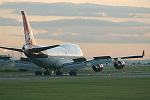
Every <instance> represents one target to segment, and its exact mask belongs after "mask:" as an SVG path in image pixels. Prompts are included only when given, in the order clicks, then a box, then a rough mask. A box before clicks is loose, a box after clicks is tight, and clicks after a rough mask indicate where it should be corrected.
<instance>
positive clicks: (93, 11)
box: [0, 2, 150, 18]
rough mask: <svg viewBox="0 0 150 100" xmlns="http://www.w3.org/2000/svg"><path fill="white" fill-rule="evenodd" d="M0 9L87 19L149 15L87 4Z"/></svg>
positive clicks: (135, 9) (27, 4) (5, 6)
mask: <svg viewBox="0 0 150 100" xmlns="http://www.w3.org/2000/svg"><path fill="white" fill-rule="evenodd" d="M0 8H1V9H16V10H15V11H14V13H15V14H18V12H19V13H20V10H25V11H27V12H28V14H29V15H33V14H34V15H40V16H87V17H116V18H133V17H135V16H136V15H134V13H139V14H149V13H150V8H142V7H129V6H107V5H99V4H89V3H84V4H73V3H35V2H24V3H22V2H21V3H16V2H15V3H3V4H1V5H0ZM45 12H46V13H45ZM131 13H133V14H131ZM136 17H138V16H136ZM140 17H141V16H140ZM142 17H144V16H142Z"/></svg>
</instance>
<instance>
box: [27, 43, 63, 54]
mask: <svg viewBox="0 0 150 100" xmlns="http://www.w3.org/2000/svg"><path fill="white" fill-rule="evenodd" d="M58 46H60V45H53V46H47V47H42V48H33V49H29V51H30V52H35V53H37V52H40V51H44V50H47V49H52V48H55V47H58Z"/></svg>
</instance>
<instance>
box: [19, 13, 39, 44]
mask: <svg viewBox="0 0 150 100" xmlns="http://www.w3.org/2000/svg"><path fill="white" fill-rule="evenodd" d="M21 13H22V19H23V26H24V35H25V42H26V44H27V45H36V42H35V39H34V36H33V33H32V30H31V27H30V24H29V22H28V19H27V16H26V12H24V11H21Z"/></svg>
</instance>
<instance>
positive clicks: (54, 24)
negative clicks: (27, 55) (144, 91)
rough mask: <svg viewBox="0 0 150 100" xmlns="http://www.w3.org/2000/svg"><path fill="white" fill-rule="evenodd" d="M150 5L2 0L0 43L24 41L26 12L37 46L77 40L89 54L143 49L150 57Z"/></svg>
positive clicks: (145, 1)
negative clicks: (24, 13)
mask: <svg viewBox="0 0 150 100" xmlns="http://www.w3.org/2000/svg"><path fill="white" fill-rule="evenodd" d="M149 5H150V0H0V46H8V47H15V48H21V47H22V45H23V44H25V42H24V31H23V24H22V16H21V11H22V10H24V11H26V13H27V17H28V20H29V21H30V25H31V27H32V31H33V33H34V36H35V39H36V42H37V43H38V44H39V45H46V46H47V45H55V44H63V43H72V44H78V45H79V46H80V47H81V49H82V51H83V54H84V55H85V57H86V58H92V57H93V56H94V57H95V56H108V55H109V56H112V57H116V56H128V55H141V53H142V50H145V57H144V59H149V57H150V52H149V51H150V6H149ZM7 53H10V54H12V53H13V52H12V51H8V52H7ZM1 54H6V52H4V50H2V49H0V55H1ZM16 55H18V56H19V55H20V54H16Z"/></svg>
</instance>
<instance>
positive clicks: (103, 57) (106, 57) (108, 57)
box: [93, 56, 111, 60]
mask: <svg viewBox="0 0 150 100" xmlns="http://www.w3.org/2000/svg"><path fill="white" fill-rule="evenodd" d="M93 58H94V59H95V60H98V59H110V58H111V57H110V56H100V57H93Z"/></svg>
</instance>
